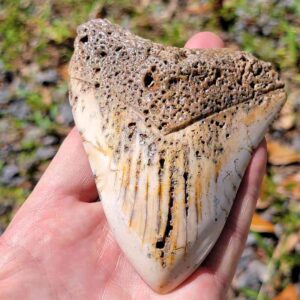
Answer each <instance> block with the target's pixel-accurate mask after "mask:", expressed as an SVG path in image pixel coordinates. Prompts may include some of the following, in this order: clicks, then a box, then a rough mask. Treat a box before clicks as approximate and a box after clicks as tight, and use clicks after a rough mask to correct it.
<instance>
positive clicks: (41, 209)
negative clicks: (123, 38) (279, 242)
mask: <svg viewBox="0 0 300 300" xmlns="http://www.w3.org/2000/svg"><path fill="white" fill-rule="evenodd" d="M189 43H190V44H191V42H189ZM265 154H266V151H265V148H264V146H260V147H259V149H258V150H257V151H256V154H255V155H254V159H253V160H252V163H251V164H250V166H249V168H248V170H247V174H246V175H245V178H244V180H243V183H242V185H241V187H240V190H239V193H238V197H237V199H236V201H235V204H234V207H233V209H232V212H231V214H230V217H229V218H228V221H227V225H226V227H225V229H224V231H223V233H222V235H221V237H220V239H219V240H218V242H217V244H216V245H215V247H214V249H213V251H212V252H211V254H210V255H209V256H208V258H207V259H206V260H205V262H204V264H202V267H200V269H198V270H197V272H195V273H194V274H193V275H192V277H191V278H190V279H188V280H187V281H186V282H185V283H184V284H182V285H181V286H180V287H179V288H177V289H176V290H175V291H173V292H172V293H170V294H168V295H166V296H164V295H158V294H156V293H155V292H153V291H152V290H151V289H150V288H149V287H148V286H147V285H146V284H145V283H144V282H143V280H142V279H141V278H140V277H139V276H138V275H137V273H136V272H135V271H134V270H133V268H132V267H131V265H130V264H129V262H128V261H127V260H126V258H125V257H124V255H123V254H122V252H121V251H120V249H119V247H118V245H117V244H116V242H115V241H114V239H113V237H112V235H111V233H110V231H109V228H108V225H107V222H106V218H105V216H104V212H103V209H102V205H101V203H100V202H94V201H95V200H96V199H97V191H96V188H95V184H94V179H93V176H92V174H91V171H90V168H89V165H88V161H87V158H86V155H85V153H84V150H83V148H82V143H81V140H80V137H79V134H78V133H77V131H76V130H73V132H72V133H71V134H70V135H69V136H68V137H67V139H66V141H65V142H64V144H63V146H62V147H61V149H60V151H59V152H58V154H57V155H56V157H55V158H54V160H53V162H52V163H51V165H50V166H49V168H48V170H47V171H46V173H45V174H44V176H43V178H42V179H41V180H40V182H39V184H38V185H37V187H36V188H35V190H34V191H33V193H32V194H31V195H30V197H29V198H28V199H27V201H26V202H25V204H24V205H23V207H22V208H21V209H20V210H19V211H18V213H17V215H16V216H15V218H14V220H13V222H12V223H11V224H10V226H9V227H8V229H7V230H6V232H5V233H4V235H3V236H2V238H1V240H0V242H2V244H3V243H4V245H6V247H7V248H8V249H9V253H14V254H12V255H11V256H13V257H14V258H15V257H17V259H16V260H13V259H11V258H10V259H7V260H6V264H7V265H8V267H9V268H10V269H11V270H14V268H16V266H19V265H22V266H23V267H22V272H20V271H19V270H18V272H17V274H16V276H14V277H13V279H14V280H16V278H18V279H19V285H18V288H15V293H20V294H19V295H17V296H18V297H23V296H24V293H26V292H27V294H26V295H27V296H28V297H27V298H26V299H48V298H49V299H55V298H58V299H100V298H101V299H102V298H103V299H160V298H167V299H184V298H186V297H187V298H188V299H199V297H201V299H220V298H221V297H222V295H224V291H225V290H226V288H227V287H228V285H229V283H230V281H231V279H232V276H233V274H234V270H235V266H236V263H237V259H238V258H239V255H240V253H241V251H242V248H243V243H244V241H245V238H246V235H247V232H248V228H249V223H250V220H251V215H252V212H253V210H254V208H255V200H256V196H257V192H258V187H259V185H260V182H261V177H262V174H263V170H264V166H265V161H266V155H265ZM241 211H243V215H242V216H241V214H240V212H241ZM0 246H1V243H0ZM0 249H1V247H0ZM7 256H9V255H7ZM7 261H9V262H8V263H7ZM15 265H16V266H15ZM0 266H1V261H0ZM9 268H8V269H9ZM17 269H18V267H17ZM11 272H12V271H11ZM4 278H5V276H4ZM5 280H6V281H7V280H8V281H9V280H11V279H6V278H5ZM5 280H4V282H5ZM2 282H3V280H2ZM6 283H7V282H6ZM37 287H39V288H37ZM0 291H1V273H0ZM8 298H9V297H8ZM16 298H17V297H16ZM9 299H10V298H9ZM17 299H18V298H17Z"/></svg>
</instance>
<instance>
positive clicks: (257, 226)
mask: <svg viewBox="0 0 300 300" xmlns="http://www.w3.org/2000/svg"><path fill="white" fill-rule="evenodd" d="M250 229H251V230H252V231H256V232H268V233H274V231H275V228H274V225H273V224H272V223H271V222H269V221H267V220H265V219H263V218H262V217H261V216H259V215H258V214H257V213H254V215H253V217H252V221H251V226H250Z"/></svg>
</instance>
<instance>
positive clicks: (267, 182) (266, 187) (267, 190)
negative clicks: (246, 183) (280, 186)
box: [256, 174, 276, 209]
mask: <svg viewBox="0 0 300 300" xmlns="http://www.w3.org/2000/svg"><path fill="white" fill-rule="evenodd" d="M275 193H276V185H275V183H274V182H273V180H272V178H271V177H270V176H268V175H266V174H265V175H264V178H263V181H262V185H261V188H260V193H259V197H258V201H257V204H256V208H258V209H266V208H268V207H269V206H270V204H271V202H272V199H273V197H274V194H275Z"/></svg>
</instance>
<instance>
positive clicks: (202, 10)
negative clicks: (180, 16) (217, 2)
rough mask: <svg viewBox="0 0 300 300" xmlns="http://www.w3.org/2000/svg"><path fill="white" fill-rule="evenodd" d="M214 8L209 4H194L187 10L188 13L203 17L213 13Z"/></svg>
mask: <svg viewBox="0 0 300 300" xmlns="http://www.w3.org/2000/svg"><path fill="white" fill-rule="evenodd" d="M211 9H212V6H211V5H210V4H209V3H204V4H198V5H196V4H192V5H190V6H188V7H187V8H186V11H187V13H190V14H195V15H203V14H206V13H208V12H209V11H211Z"/></svg>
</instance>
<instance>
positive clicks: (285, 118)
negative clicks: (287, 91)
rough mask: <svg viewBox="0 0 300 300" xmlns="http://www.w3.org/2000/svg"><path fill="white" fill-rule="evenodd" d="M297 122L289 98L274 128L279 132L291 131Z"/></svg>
mask: <svg viewBox="0 0 300 300" xmlns="http://www.w3.org/2000/svg"><path fill="white" fill-rule="evenodd" d="M295 122H296V118H295V114H294V105H293V104H292V102H291V100H290V98H288V100H287V101H286V103H285V105H284V106H283V108H282V110H281V111H280V114H279V117H278V119H277V120H276V121H275V122H274V124H273V128H275V129H277V130H289V129H291V128H292V127H293V126H294V125H295Z"/></svg>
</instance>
